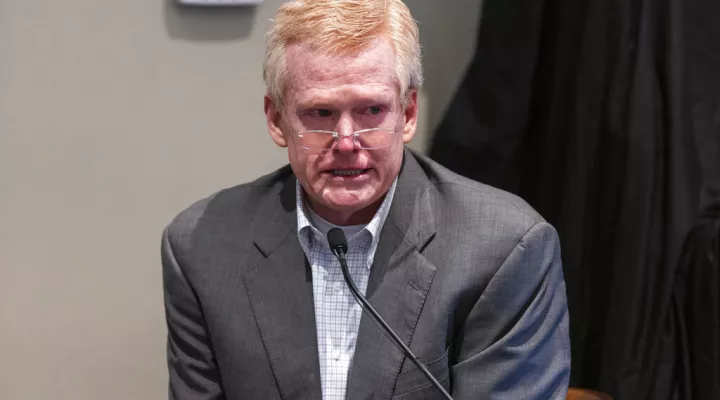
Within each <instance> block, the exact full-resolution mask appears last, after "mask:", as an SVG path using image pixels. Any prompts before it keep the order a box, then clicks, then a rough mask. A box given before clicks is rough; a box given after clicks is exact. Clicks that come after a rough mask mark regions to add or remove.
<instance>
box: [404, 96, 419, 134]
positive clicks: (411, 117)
mask: <svg viewBox="0 0 720 400" xmlns="http://www.w3.org/2000/svg"><path fill="white" fill-rule="evenodd" d="M417 119H418V92H417V90H415V89H412V90H411V91H410V93H409V94H408V100H407V104H406V106H405V124H404V125H403V135H402V137H403V143H410V141H411V140H412V138H413V137H414V136H415V131H416V130H417Z"/></svg>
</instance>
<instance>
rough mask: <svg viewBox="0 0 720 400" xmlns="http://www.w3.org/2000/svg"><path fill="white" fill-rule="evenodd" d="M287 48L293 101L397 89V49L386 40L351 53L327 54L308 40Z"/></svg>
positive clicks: (387, 93) (385, 93) (289, 93)
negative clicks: (308, 42) (305, 42)
mask: <svg viewBox="0 0 720 400" xmlns="http://www.w3.org/2000/svg"><path fill="white" fill-rule="evenodd" d="M285 51H286V53H285V56H286V65H287V72H288V81H287V83H288V86H287V88H286V89H287V90H286V97H288V100H290V101H292V100H298V101H302V100H306V101H307V100H309V99H310V98H314V97H318V96H320V97H327V96H331V97H347V96H352V95H357V96H380V95H382V96H384V97H386V96H392V95H393V94H396V93H397V89H398V87H399V86H398V82H397V78H396V74H395V52H394V50H393V48H392V46H390V44H389V43H387V41H385V40H376V41H374V42H372V43H371V44H370V45H369V46H367V47H366V48H364V49H363V50H361V51H359V52H356V53H354V54H352V55H333V54H328V53H327V52H322V51H320V50H317V49H314V48H312V47H310V46H308V45H305V44H292V45H290V46H288V47H287V48H286V50H285Z"/></svg>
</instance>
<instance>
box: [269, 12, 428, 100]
mask: <svg viewBox="0 0 720 400" xmlns="http://www.w3.org/2000/svg"><path fill="white" fill-rule="evenodd" d="M380 37H383V38H385V39H387V40H389V42H390V44H391V45H392V47H393V49H394V50H395V74H396V79H397V81H398V84H399V85H400V95H401V98H402V99H404V100H405V101H407V95H408V92H409V90H412V89H415V90H419V89H420V86H421V85H422V79H423V78H422V64H421V55H420V42H419V33H418V27H417V24H416V23H415V20H414V19H413V17H412V15H411V14H410V10H409V9H408V8H407V6H406V5H405V4H404V3H403V2H402V1H401V0H292V1H288V2H286V3H284V4H283V5H282V6H280V8H279V9H278V10H277V13H276V14H275V19H274V21H273V25H272V27H271V28H270V31H269V32H268V34H267V37H266V43H265V62H264V65H263V79H264V80H265V87H266V90H267V94H268V96H269V97H270V99H271V100H272V101H273V103H275V105H276V106H278V107H282V106H283V94H284V92H285V88H286V85H287V65H286V62H285V48H286V47H287V46H288V45H290V44H294V43H303V44H309V45H310V46H312V47H313V48H316V49H320V50H322V51H326V52H328V53H329V54H333V55H350V54H353V53H355V52H358V51H360V50H362V49H363V48H364V47H366V46H367V45H369V44H370V43H371V42H372V41H373V40H374V39H377V38H380Z"/></svg>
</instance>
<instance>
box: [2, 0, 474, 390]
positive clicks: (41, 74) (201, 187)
mask: <svg viewBox="0 0 720 400" xmlns="http://www.w3.org/2000/svg"><path fill="white" fill-rule="evenodd" d="M170 1H171V0H115V1H110V0H60V1H50V0H0V399H8V400H14V399H22V400H25V399H32V400H34V399H56V400H65V399H67V400H70V399H72V400H86V399H87V400H90V399H92V400H97V399H103V400H113V399H118V400H120V399H122V400H127V399H161V398H163V397H165V393H166V372H165V360H164V340H165V337H164V335H165V327H164V314H163V309H162V290H161V289H162V285H161V276H160V264H159V239H160V232H161V230H162V228H163V226H164V225H165V224H166V223H167V222H168V221H169V219H170V218H171V217H172V216H173V215H174V214H175V213H177V212H178V211H179V210H180V209H181V208H183V207H185V206H186V205H188V204H189V203H190V202H191V201H194V200H196V199H198V198H200V197H202V196H205V195H207V194H209V193H211V192H213V191H215V190H217V189H219V188H222V187H226V186H230V185H233V184H236V183H239V182H242V181H246V180H249V179H251V178H253V177H255V176H257V175H259V174H261V173H264V172H268V171H270V170H272V169H274V168H276V167H277V166H279V165H281V164H283V163H284V161H285V155H284V153H283V151H282V150H280V149H276V148H274V147H273V145H272V143H271V141H270V140H269V138H268V137H267V135H266V133H265V132H266V131H265V127H264V122H263V116H262V112H261V111H262V101H261V97H262V94H263V86H262V82H261V78H260V75H261V74H260V68H261V62H262V53H263V34H264V32H265V30H266V29H267V27H268V19H269V18H270V17H271V15H272V12H273V10H274V9H275V8H276V7H277V6H278V5H279V4H280V3H281V1H280V0H265V2H264V4H263V5H261V6H259V7H256V8H255V9H249V10H248V9H243V10H235V11H223V12H219V11H218V10H205V11H204V12H200V11H197V10H195V11H193V10H179V9H177V8H176V7H173V6H172V5H171V3H170ZM479 1H480V0H453V1H452V2H449V1H446V0H442V1H441V0H416V1H409V2H408V3H409V4H410V6H411V8H412V9H413V11H414V12H415V16H416V18H417V19H418V20H419V21H420V23H421V33H422V36H423V44H424V46H425V50H426V69H427V89H426V91H425V92H424V93H423V96H422V97H421V99H422V109H423V110H424V112H425V113H424V114H423V115H424V116H423V122H422V126H421V132H420V138H419V140H418V142H417V143H416V147H418V148H423V147H424V145H425V140H424V139H425V138H426V137H427V132H428V131H429V130H431V129H430V128H431V127H432V126H434V125H435V124H436V123H437V120H438V118H439V117H440V116H441V115H442V112H443V110H444V108H445V106H446V104H447V101H448V99H449V98H450V96H451V95H452V92H453V90H454V88H455V87H456V85H457V82H458V80H459V79H460V77H461V74H462V72H463V70H464V69H465V67H466V65H467V62H468V59H469V57H470V55H471V52H472V46H473V44H474V37H475V25H476V20H477V15H478V8H479ZM450 3H452V4H453V6H452V7H450V6H449V4H450ZM213 11H214V12H213Z"/></svg>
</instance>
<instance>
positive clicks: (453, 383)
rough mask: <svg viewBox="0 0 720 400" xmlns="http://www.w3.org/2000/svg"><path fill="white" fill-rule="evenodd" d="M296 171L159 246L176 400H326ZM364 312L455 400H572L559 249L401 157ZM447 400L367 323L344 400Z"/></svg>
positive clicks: (435, 168)
mask: <svg viewBox="0 0 720 400" xmlns="http://www.w3.org/2000/svg"><path fill="white" fill-rule="evenodd" d="M296 226H297V221H296V214H295V177H294V175H293V174H292V171H291V169H290V168H289V167H288V166H286V167H284V168H281V169H280V170H278V171H276V172H275V173H273V174H270V175H268V176H265V177H262V178H260V179H258V180H256V181H255V182H252V183H248V184H244V185H240V186H236V187H233V188H230V189H226V190H223V191H220V192H219V193H216V194H215V195H213V196H211V197H209V198H207V199H204V200H202V201H200V202H198V203H196V204H194V205H192V206H191V207H190V208H188V209H187V210H185V211H183V212H182V213H180V215H178V216H177V217H176V218H175V219H174V220H173V222H172V223H171V224H170V225H169V226H168V227H167V229H166V230H165V232H164V236H163V242H162V260H163V278H164V289H165V307H166V316H167V325H168V349H167V350H168V368H169V374H170V388H169V390H170V398H171V399H203V400H204V399H259V400H274V399H284V400H300V399H303V400H304V399H321V397H322V395H321V390H320V376H319V366H318V365H319V364H318V349H317V337H316V332H315V315H314V307H313V291H312V279H311V272H310V268H309V265H308V263H307V261H306V258H305V255H304V253H303V251H302V249H301V247H300V244H299V242H298V238H297V232H296V230H297V228H296ZM367 297H368V299H369V301H370V302H371V303H372V304H373V305H374V306H375V307H376V308H377V310H378V312H379V313H380V314H381V315H382V316H383V317H384V318H385V319H386V320H387V322H388V323H389V325H390V326H391V327H393V328H394V329H395V330H396V331H397V333H398V334H399V336H400V337H401V338H402V339H403V340H404V341H405V343H409V345H410V347H411V349H412V350H413V351H414V352H415V354H416V355H417V356H418V357H419V358H420V359H421V360H422V361H423V362H425V363H427V365H428V368H429V370H430V371H431V372H432V373H433V374H434V375H435V376H436V377H437V378H438V379H439V380H440V381H441V382H442V383H443V384H444V385H445V386H446V387H447V388H449V389H450V391H451V393H452V395H453V397H454V398H455V399H508V400H529V399H564V398H565V393H566V389H567V384H568V378H569V373H570V343H569V338H568V314H567V305H566V297H565V283H564V281H563V276H562V268H561V261H560V247H559V244H558V237H557V234H556V232H555V230H554V229H553V227H552V226H550V225H549V224H548V223H546V222H545V221H544V220H543V219H542V218H541V217H540V216H539V215H538V214H537V213H536V212H535V211H533V210H532V209H531V208H530V206H528V205H527V204H526V203H525V202H524V201H522V200H521V199H520V198H518V197H516V196H513V195H511V194H508V193H505V192H502V191H500V190H497V189H493V188H491V187H488V186H485V185H482V184H480V183H477V182H474V181H470V180H468V179H465V178H462V177H460V176H458V175H456V174H454V173H452V172H450V171H448V170H446V169H445V168H443V167H441V166H439V165H438V164H436V163H434V162H433V161H431V160H429V159H427V158H424V157H422V156H420V155H417V154H415V153H412V152H411V151H409V150H406V151H405V155H404V161H403V167H402V170H401V172H400V176H399V179H398V185H397V190H396V192H395V197H394V199H393V202H392V205H391V209H390V213H389V215H388V219H387V221H386V222H385V225H384V227H383V228H382V232H381V234H380V242H379V247H378V249H377V253H376V256H375V260H374V263H373V265H372V271H371V274H370V280H369V284H368V288H367ZM391 398H392V399H439V398H441V397H440V395H439V394H438V393H437V391H436V390H435V389H433V388H432V387H431V386H430V384H429V382H428V381H427V379H426V377H425V376H424V375H422V372H421V371H420V370H419V369H417V368H416V367H415V365H414V364H413V363H412V362H410V361H409V360H406V358H405V356H404V355H403V353H402V352H401V351H400V350H399V349H397V348H396V347H395V345H394V344H393V343H392V342H391V341H390V340H389V339H388V338H387V337H386V336H385V334H383V333H382V332H381V331H380V330H379V329H378V327H377V326H376V325H375V324H374V323H373V321H372V320H371V319H369V318H368V317H367V316H366V315H363V317H362V319H361V322H360V330H359V333H358V339H357V347H356V350H355V357H354V360H353V363H352V366H351V369H350V372H349V377H348V384H347V399H348V400H361V399H391Z"/></svg>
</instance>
